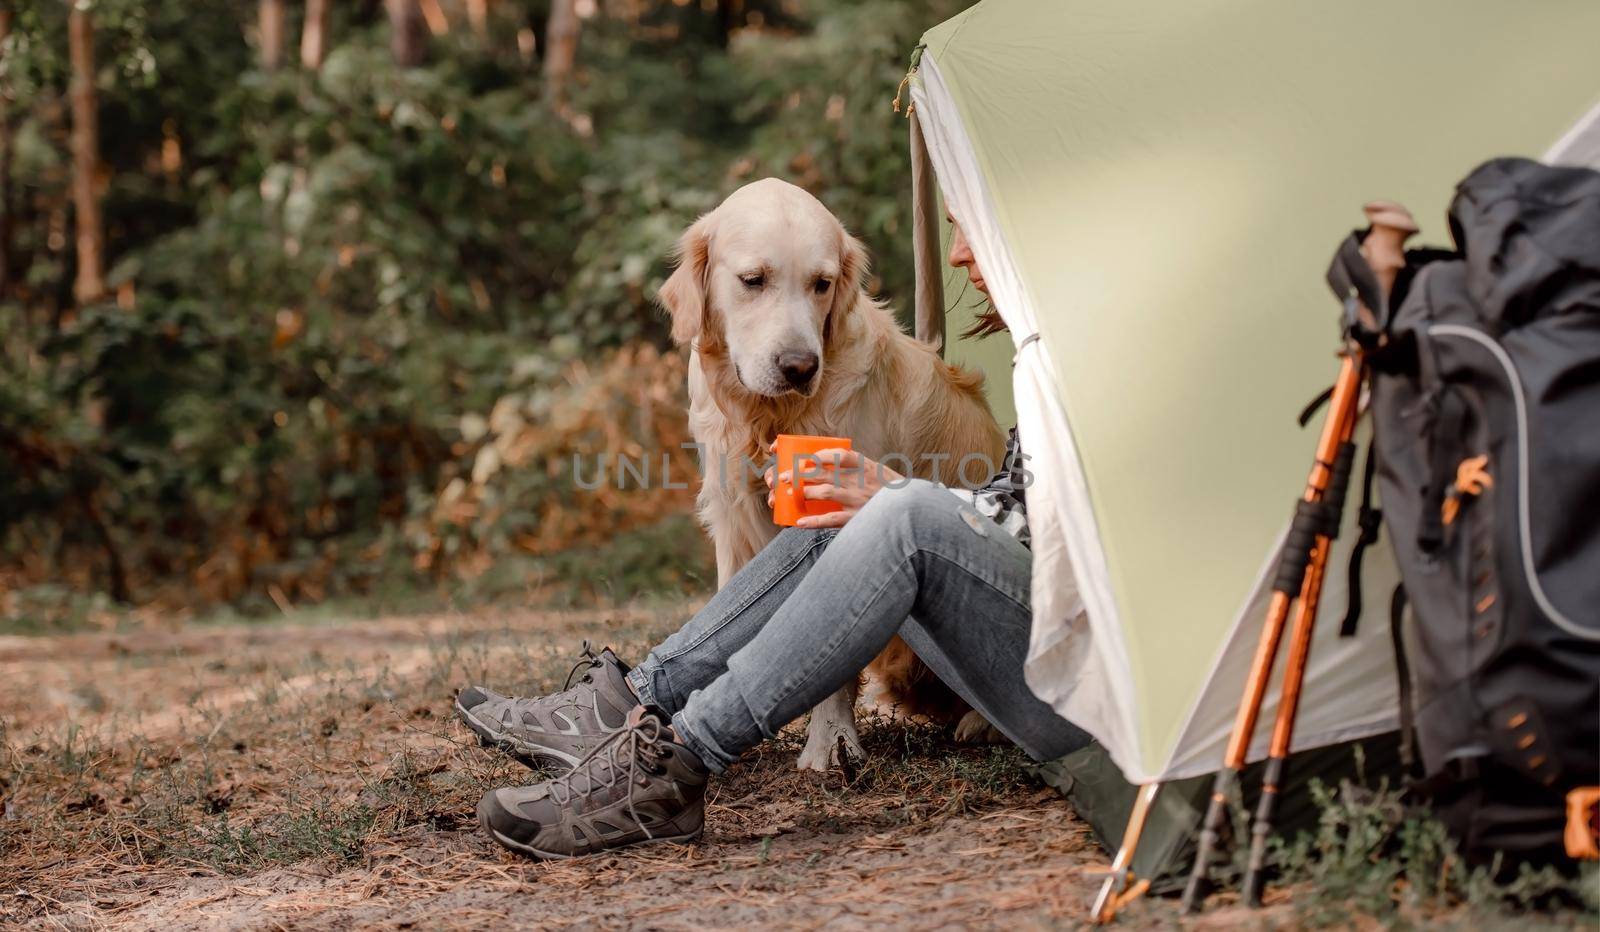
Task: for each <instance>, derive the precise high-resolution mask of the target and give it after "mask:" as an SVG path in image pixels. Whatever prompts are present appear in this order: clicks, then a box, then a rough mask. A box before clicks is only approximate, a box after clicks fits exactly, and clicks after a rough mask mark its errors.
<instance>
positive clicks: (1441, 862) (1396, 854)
mask: <svg viewBox="0 0 1600 932" xmlns="http://www.w3.org/2000/svg"><path fill="white" fill-rule="evenodd" d="M1311 792H1312V796H1313V798H1314V799H1315V801H1316V803H1317V807H1318V809H1319V810H1320V812H1321V815H1320V818H1319V820H1318V824H1317V828H1316V829H1315V831H1312V832H1309V833H1302V834H1301V835H1299V836H1298V837H1297V838H1295V839H1294V840H1292V841H1289V842H1286V843H1284V842H1279V843H1277V844H1276V846H1275V847H1276V850H1274V851H1273V852H1272V855H1271V857H1272V859H1273V861H1274V863H1276V864H1277V865H1278V866H1279V868H1280V869H1281V870H1282V871H1283V875H1284V879H1283V882H1285V883H1289V884H1297V885H1299V887H1298V892H1297V895H1296V896H1295V897H1294V900H1293V902H1294V908H1295V914H1296V919H1297V922H1296V924H1297V925H1299V926H1302V927H1317V928H1324V927H1335V926H1343V925H1346V924H1348V922H1349V920H1350V916H1351V915H1352V914H1355V915H1374V916H1390V917H1393V919H1392V920H1391V921H1392V922H1393V923H1394V924H1395V925H1398V926H1401V927H1411V926H1416V927H1421V926H1426V925H1431V924H1434V923H1436V922H1437V921H1438V920H1439V919H1440V918H1441V917H1442V916H1445V915H1448V914H1449V913H1451V912H1452V911H1454V910H1457V909H1459V908H1462V907H1465V908H1467V909H1468V910H1470V911H1471V915H1473V916H1474V917H1477V918H1478V920H1481V919H1482V918H1483V917H1486V916H1493V915H1507V916H1509V915H1510V914H1511V913H1515V912H1523V911H1527V910H1530V909H1534V908H1539V907H1547V906H1550V905H1566V906H1580V907H1581V908H1584V909H1588V910H1593V909H1595V908H1597V907H1600V902H1596V899H1595V887H1596V880H1597V879H1600V876H1597V874H1596V872H1595V871H1594V870H1592V867H1593V866H1592V865H1589V867H1590V868H1591V869H1590V870H1587V871H1586V872H1585V873H1584V874H1583V875H1581V876H1577V877H1573V876H1566V875H1563V874H1562V873H1561V872H1559V871H1557V870H1556V869H1555V868H1552V867H1545V868H1541V869H1537V870H1536V869H1534V868H1532V867H1530V866H1528V865H1526V864H1522V865H1519V866H1518V870H1517V871H1516V873H1515V874H1514V876H1511V877H1509V878H1507V877H1505V876H1502V875H1503V873H1504V872H1503V871H1502V870H1501V867H1502V865H1501V863H1500V862H1499V861H1496V862H1495V863H1494V864H1491V865H1478V866H1474V865H1471V864H1468V863H1467V862H1466V861H1465V860H1464V859H1463V858H1462V857H1461V856H1460V854H1459V853H1457V851H1456V846H1455V843H1454V842H1453V841H1452V840H1451V838H1450V836H1449V835H1448V833H1447V832H1446V831H1445V828H1444V826H1443V825H1441V824H1440V823H1439V822H1438V821H1437V820H1435V819H1433V818H1432V817H1431V815H1430V814H1429V813H1428V812H1427V811H1426V810H1419V809H1417V808H1414V807H1410V806H1407V805H1406V804H1405V802H1404V800H1403V799H1402V797H1401V794H1400V793H1399V792H1398V791H1396V790H1394V789H1391V788H1390V787H1389V786H1388V784H1387V782H1386V781H1385V782H1383V783H1380V785H1379V786H1378V787H1377V788H1376V789H1371V788H1367V787H1362V786H1359V785H1356V784H1354V783H1350V782H1345V783H1342V784H1341V785H1339V786H1337V787H1332V786H1328V785H1326V784H1323V783H1322V782H1321V781H1313V783H1312V786H1311Z"/></svg>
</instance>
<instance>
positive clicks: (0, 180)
mask: <svg viewBox="0 0 1600 932" xmlns="http://www.w3.org/2000/svg"><path fill="white" fill-rule="evenodd" d="M10 36H11V8H10V7H9V6H5V7H0V46H3V45H4V44H5V41H6V39H8V38H10ZM13 217H14V211H13V210H12V207H11V101H10V100H8V99H7V98H6V95H5V92H4V88H0V301H4V300H5V299H6V295H8V294H10V293H11V266H12V258H11V242H12V233H11V231H12V227H13V224H14V223H15V221H14V219H13ZM23 321H24V322H26V321H27V317H26V315H24V317H23Z"/></svg>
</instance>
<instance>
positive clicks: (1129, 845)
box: [1089, 783, 1161, 924]
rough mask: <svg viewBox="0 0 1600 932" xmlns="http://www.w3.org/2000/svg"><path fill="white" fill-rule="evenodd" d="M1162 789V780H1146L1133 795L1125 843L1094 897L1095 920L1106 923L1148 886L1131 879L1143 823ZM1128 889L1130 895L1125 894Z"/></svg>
mask: <svg viewBox="0 0 1600 932" xmlns="http://www.w3.org/2000/svg"><path fill="white" fill-rule="evenodd" d="M1160 789H1161V784H1159V783H1146V784H1145V785H1143V786H1141V787H1139V795H1138V796H1135V797H1134V800H1133V811H1132V812H1130V813H1128V828H1127V830H1126V831H1124V832H1123V833H1122V844H1121V846H1119V847H1118V848H1117V856H1116V857H1115V858H1114V859H1112V861H1111V873H1110V874H1109V875H1108V876H1107V877H1106V882H1105V883H1103V884H1101V885H1100V893H1099V895H1098V896H1096V897H1095V898H1094V906H1093V907H1092V908H1091V909H1090V912H1089V916H1090V918H1091V920H1092V921H1093V922H1095V923H1096V924H1101V923H1107V922H1110V921H1111V920H1112V919H1114V918H1116V915H1117V910H1119V909H1121V908H1122V907H1124V906H1126V905H1127V904H1128V903H1129V902H1131V901H1132V900H1133V899H1134V898H1135V897H1137V896H1138V894H1139V893H1143V892H1144V889H1145V888H1147V887H1148V886H1149V884H1148V883H1142V884H1134V883H1130V881H1132V880H1133V879H1134V878H1133V868H1132V865H1133V855H1134V852H1135V851H1137V850H1138V848H1139V836H1140V835H1142V834H1144V823H1145V820H1147V819H1148V818H1149V817H1150V804H1151V803H1153V802H1155V799H1156V791H1158V790H1160ZM1125 891H1126V892H1127V893H1129V894H1131V895H1128V896H1122V895H1119V894H1123V893H1124V892H1125Z"/></svg>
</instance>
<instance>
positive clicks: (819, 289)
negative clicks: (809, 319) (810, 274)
mask: <svg viewBox="0 0 1600 932" xmlns="http://www.w3.org/2000/svg"><path fill="white" fill-rule="evenodd" d="M811 287H812V289H813V290H814V291H816V293H817V294H827V293H828V289H829V288H832V287H833V282H830V281H828V280H827V279H826V278H819V279H817V283H816V284H815V285H812V286H811Z"/></svg>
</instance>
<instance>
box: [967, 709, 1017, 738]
mask: <svg viewBox="0 0 1600 932" xmlns="http://www.w3.org/2000/svg"><path fill="white" fill-rule="evenodd" d="M1005 740H1006V736H1005V735H1003V734H1001V733H1000V729H998V728H996V727H994V726H993V725H991V724H989V720H988V719H986V718H984V717H983V715H982V714H980V713H979V712H978V710H977V709H973V710H972V711H970V712H968V713H967V714H966V715H963V716H961V721H959V722H956V743H958V744H1000V743H1001V742H1003V741H1005Z"/></svg>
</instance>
